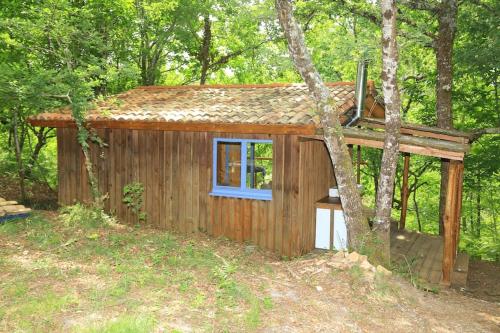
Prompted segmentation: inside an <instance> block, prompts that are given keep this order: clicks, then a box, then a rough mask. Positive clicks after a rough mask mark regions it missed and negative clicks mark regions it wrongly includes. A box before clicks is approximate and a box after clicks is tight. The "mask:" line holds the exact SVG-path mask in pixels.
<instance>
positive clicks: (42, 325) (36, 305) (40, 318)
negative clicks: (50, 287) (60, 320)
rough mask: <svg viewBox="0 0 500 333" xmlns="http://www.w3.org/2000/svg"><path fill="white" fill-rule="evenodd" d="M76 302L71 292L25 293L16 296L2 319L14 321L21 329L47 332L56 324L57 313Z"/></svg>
mask: <svg viewBox="0 0 500 333" xmlns="http://www.w3.org/2000/svg"><path fill="white" fill-rule="evenodd" d="M23 292H24V291H23ZM77 304H78V300H77V299H76V297H75V296H73V295H71V294H66V295H57V294H56V293H54V292H52V291H48V292H46V293H44V294H41V295H36V296H29V295H26V294H25V296H23V297H18V298H17V300H16V301H14V303H13V306H11V307H10V308H9V309H8V311H4V314H3V317H4V320H6V321H9V322H11V323H15V325H16V326H17V327H19V328H21V329H22V331H25V330H33V331H38V332H42V331H46V332H47V331H51V330H53V329H54V327H55V326H56V325H55V323H54V317H55V316H56V315H57V314H58V313H61V312H62V311H65V310H66V309H67V308H69V307H71V306H74V305H77ZM4 310H7V309H4ZM15 331H16V330H15Z"/></svg>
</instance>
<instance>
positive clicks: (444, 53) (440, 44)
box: [434, 0, 457, 235]
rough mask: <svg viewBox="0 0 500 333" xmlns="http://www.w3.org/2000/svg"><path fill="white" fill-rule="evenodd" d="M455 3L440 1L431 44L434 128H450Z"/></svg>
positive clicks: (444, 175)
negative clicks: (434, 38)
mask: <svg viewBox="0 0 500 333" xmlns="http://www.w3.org/2000/svg"><path fill="white" fill-rule="evenodd" d="M456 17H457V1H456V0H443V1H441V5H440V6H439V8H438V35H437V37H436V40H435V41H434V48H435V52H436V69H437V76H438V77H437V83H436V116H437V126H438V127H440V128H446V129H451V128H453V113H452V107H453V104H452V88H453V41H454V39H455V31H456ZM448 170H449V161H447V160H442V161H441V188H440V195H439V234H440V235H442V234H443V232H444V228H443V226H444V224H443V221H444V206H445V201H446V196H447V193H446V184H447V183H448Z"/></svg>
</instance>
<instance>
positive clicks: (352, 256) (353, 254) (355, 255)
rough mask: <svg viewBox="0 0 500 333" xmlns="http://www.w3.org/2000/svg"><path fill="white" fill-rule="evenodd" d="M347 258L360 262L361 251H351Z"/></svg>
mask: <svg viewBox="0 0 500 333" xmlns="http://www.w3.org/2000/svg"><path fill="white" fill-rule="evenodd" d="M347 259H349V261H350V262H358V261H359V253H358V252H355V251H354V252H351V253H349V255H348V256H347Z"/></svg>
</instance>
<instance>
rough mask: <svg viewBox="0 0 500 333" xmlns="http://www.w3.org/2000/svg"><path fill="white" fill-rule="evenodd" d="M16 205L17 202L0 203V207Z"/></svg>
mask: <svg viewBox="0 0 500 333" xmlns="http://www.w3.org/2000/svg"><path fill="white" fill-rule="evenodd" d="M12 205H17V201H5V200H4V201H0V207H4V206H12Z"/></svg>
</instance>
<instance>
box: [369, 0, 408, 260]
mask: <svg viewBox="0 0 500 333" xmlns="http://www.w3.org/2000/svg"><path fill="white" fill-rule="evenodd" d="M381 9H382V91H383V93H384V102H385V140H384V152H383V154H382V162H381V167H380V178H379V182H378V191H377V210H376V214H375V221H374V224H373V230H374V231H375V232H376V233H377V236H378V240H379V241H380V242H379V244H380V247H381V248H382V251H379V252H378V254H379V255H380V256H381V258H380V259H381V261H383V262H386V263H389V261H390V229H391V228H390V227H391V210H392V198H393V193H394V179H395V176H396V168H397V165H398V156H399V130H400V127H401V120H400V114H399V112H400V108H401V98H400V96H399V89H398V78H397V72H398V45H397V38H396V37H397V32H396V31H397V28H396V13H397V8H396V2H395V0H382V2H381Z"/></svg>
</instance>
